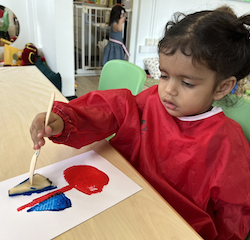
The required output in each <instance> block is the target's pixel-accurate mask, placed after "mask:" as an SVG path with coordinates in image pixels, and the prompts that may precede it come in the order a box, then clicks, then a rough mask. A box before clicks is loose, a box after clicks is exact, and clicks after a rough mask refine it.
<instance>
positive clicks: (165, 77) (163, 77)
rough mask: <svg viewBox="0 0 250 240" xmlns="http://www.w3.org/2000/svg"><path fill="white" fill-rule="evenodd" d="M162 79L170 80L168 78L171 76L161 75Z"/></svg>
mask: <svg viewBox="0 0 250 240" xmlns="http://www.w3.org/2000/svg"><path fill="white" fill-rule="evenodd" d="M160 78H162V79H164V80H165V79H168V78H169V76H166V75H165V76H164V75H161V77H160Z"/></svg>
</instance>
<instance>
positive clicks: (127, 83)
mask: <svg viewBox="0 0 250 240" xmlns="http://www.w3.org/2000/svg"><path fill="white" fill-rule="evenodd" d="M146 78H147V75H146V73H145V71H144V70H143V69H141V68H140V67H138V66H136V65H135V64H133V63H130V62H127V61H124V60H118V59H115V60H110V61H108V62H107V63H106V64H105V65H104V67H103V69H102V72H101V76H100V80H99V86H98V89H99V90H107V89H119V88H127V89H129V90H130V91H131V92H132V94H133V95H137V94H138V93H139V92H141V91H142V88H143V85H144V83H145V81H146Z"/></svg>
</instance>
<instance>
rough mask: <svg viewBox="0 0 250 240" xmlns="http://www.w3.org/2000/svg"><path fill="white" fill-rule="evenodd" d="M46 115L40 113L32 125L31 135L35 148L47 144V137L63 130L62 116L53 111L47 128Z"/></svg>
mask: <svg viewBox="0 0 250 240" xmlns="http://www.w3.org/2000/svg"><path fill="white" fill-rule="evenodd" d="M45 116H46V113H39V114H37V115H36V117H35V119H34V120H33V122H32V124H31V127H30V135H31V138H32V140H33V143H34V147H33V148H34V149H35V150H36V149H40V148H41V147H42V146H43V145H44V144H45V140H44V138H45V137H51V136H53V135H57V134H59V133H61V132H62V131H63V128H64V122H63V120H62V118H61V117H60V116H59V115H57V114H55V113H51V115H50V118H49V122H48V126H47V127H46V128H45V127H44V123H45Z"/></svg>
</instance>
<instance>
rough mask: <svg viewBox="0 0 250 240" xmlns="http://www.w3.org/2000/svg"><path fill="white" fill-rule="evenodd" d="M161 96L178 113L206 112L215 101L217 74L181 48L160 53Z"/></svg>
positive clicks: (175, 114)
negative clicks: (193, 60) (169, 54)
mask: <svg viewBox="0 0 250 240" xmlns="http://www.w3.org/2000/svg"><path fill="white" fill-rule="evenodd" d="M159 62H160V70H161V78H160V81H159V86H158V94H159V97H160V100H161V102H162V104H163V106H164V107H165V109H166V110H167V111H168V113H169V114H170V115H172V116H175V117H182V116H191V115H197V114H200V113H204V112H206V111H208V110H209V109H210V108H211V105H212V103H213V101H214V94H215V90H214V86H215V79H216V74H215V72H214V71H212V70H210V69H208V68H207V67H206V66H204V65H200V64H196V65H195V66H194V65H193V64H192V58H191V57H188V56H185V55H184V54H182V53H181V52H180V51H176V53H175V54H174V55H172V56H167V55H165V54H163V53H160V54H159Z"/></svg>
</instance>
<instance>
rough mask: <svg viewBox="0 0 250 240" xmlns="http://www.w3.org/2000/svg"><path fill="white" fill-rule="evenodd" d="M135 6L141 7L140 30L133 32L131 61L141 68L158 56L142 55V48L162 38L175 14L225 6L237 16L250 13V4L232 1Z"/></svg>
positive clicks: (154, 0) (170, 0) (142, 0)
mask: <svg viewBox="0 0 250 240" xmlns="http://www.w3.org/2000/svg"><path fill="white" fill-rule="evenodd" d="M134 4H135V5H136V6H137V5H139V8H138V10H137V12H136V14H137V18H138V22H137V26H138V28H137V31H136V36H133V32H132V37H133V38H134V39H135V40H133V41H134V44H135V46H131V49H134V50H135V52H134V53H133V54H132V57H133V58H130V61H131V62H133V63H135V64H136V65H138V66H140V67H141V68H144V64H143V59H144V58H146V57H153V56H157V51H156V50H155V51H154V52H152V53H140V46H142V45H145V40H146V38H155V39H157V38H161V37H162V36H163V32H164V27H165V24H166V23H167V21H169V20H170V19H171V17H172V15H173V13H175V12H183V13H186V14H187V13H191V12H195V11H199V10H210V9H215V8H217V7H218V6H221V5H223V4H227V5H229V6H231V7H232V8H233V9H234V11H235V13H236V14H237V15H243V14H245V13H247V12H248V13H250V3H247V2H242V1H230V0H229V1H222V0H167V1H166V0H134ZM133 10H134V9H133ZM130 51H131V50H130Z"/></svg>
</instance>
